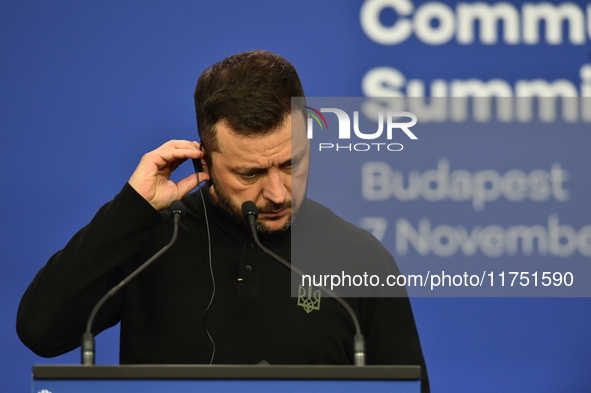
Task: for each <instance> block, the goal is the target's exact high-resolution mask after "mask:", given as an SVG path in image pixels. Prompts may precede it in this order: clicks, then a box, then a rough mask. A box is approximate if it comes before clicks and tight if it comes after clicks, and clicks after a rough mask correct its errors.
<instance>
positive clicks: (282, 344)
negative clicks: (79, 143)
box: [17, 184, 428, 390]
mask: <svg viewBox="0 0 591 393" xmlns="http://www.w3.org/2000/svg"><path fill="white" fill-rule="evenodd" d="M205 194H208V193H207V192H206V193H205ZM183 202H184V204H185V206H186V210H187V212H186V214H185V216H184V217H183V218H182V221H181V224H180V229H179V237H178V240H177V242H176V244H175V245H174V246H173V247H172V248H171V249H170V250H168V251H167V252H166V253H165V254H164V255H163V256H162V257H160V259H158V260H157V261H156V262H154V263H153V264H152V265H151V266H150V267H148V268H147V269H146V270H145V271H143V272H142V273H141V274H140V275H138V276H137V277H136V278H135V279H133V280H132V281H131V282H130V283H129V285H127V286H126V287H125V288H124V289H123V290H122V291H120V292H119V293H117V294H116V295H115V296H114V297H113V298H112V299H110V300H109V301H108V302H107V303H106V304H105V305H104V307H103V308H102V309H101V311H100V312H99V313H98V315H97V317H96V319H95V322H94V325H93V332H94V333H99V332H101V331H103V330H105V329H107V328H109V327H111V326H113V325H115V324H117V323H118V322H121V342H120V346H121V348H120V361H121V363H123V364H208V363H210V360H211V357H212V353H213V345H212V342H211V340H210V338H209V337H208V332H209V334H211V336H212V338H213V340H214V342H215V357H214V359H213V363H214V364H256V363H259V362H261V361H267V362H269V363H270V364H353V351H352V348H353V335H354V334H355V330H354V325H353V322H352V321H351V318H350V316H349V315H348V314H347V313H346V311H345V310H344V309H343V307H342V306H341V305H340V304H338V303H337V302H336V301H335V300H333V299H331V298H329V297H328V296H326V295H324V294H323V295H322V297H321V300H320V309H319V310H312V311H311V312H306V310H305V309H304V308H303V307H302V306H300V305H298V298H297V297H292V296H291V294H290V286H291V274H290V271H289V269H287V268H286V267H285V266H283V265H281V264H280V263H278V262H277V261H275V260H273V259H272V258H271V257H269V256H267V255H266V254H264V253H263V252H262V251H261V250H260V249H259V248H258V247H256V246H255V245H254V244H253V242H252V237H251V234H250V232H249V231H248V230H247V229H246V228H244V227H242V226H241V225H239V224H237V223H235V221H234V220H232V219H231V218H230V217H229V216H228V215H227V214H226V213H225V211H223V210H222V209H220V208H219V207H218V206H217V205H216V204H215V203H213V202H212V201H211V198H209V197H206V198H205V203H206V205H207V213H208V215H207V217H208V219H209V227H210V231H211V254H212V265H213V276H214V280H215V296H214V297H213V302H212V304H211V306H210V308H209V310H208V311H207V312H206V310H207V307H208V304H209V303H210V299H211V298H212V293H213V288H214V285H213V280H212V276H211V272H210V266H209V258H208V250H209V247H208V240H207V229H206V228H207V226H206V222H205V218H206V216H205V214H204V209H203V203H202V199H201V196H200V193H199V192H196V193H193V194H189V195H187V196H186V197H185V198H184V199H183ZM295 222H296V223H297V225H294V226H295V227H296V228H300V230H301V233H304V234H305V236H307V237H308V239H309V241H310V244H311V246H310V247H299V249H298V250H297V252H298V253H299V254H300V255H299V257H300V258H304V259H305V260H307V261H310V260H315V259H317V260H318V261H324V260H330V259H331V258H332V266H333V267H337V268H338V263H340V262H339V261H340V260H342V259H343V258H349V259H350V260H351V261H368V260H371V261H376V260H380V259H381V260H382V261H380V262H379V263H382V262H383V263H386V264H390V265H394V261H393V259H392V256H391V255H390V254H389V252H388V251H387V250H386V249H385V248H384V247H383V246H382V245H381V244H380V243H379V242H378V241H377V240H376V239H375V238H374V237H373V236H372V235H370V234H369V233H368V232H366V231H363V230H361V229H359V228H357V227H355V226H353V225H352V224H349V223H347V222H346V221H344V220H342V219H341V218H339V217H338V216H336V215H335V214H334V213H332V212H331V211H330V210H329V209H327V208H325V207H324V206H322V205H320V204H318V203H316V202H314V201H312V200H309V199H306V200H305V202H304V204H303V206H302V207H301V209H300V212H299V214H298V216H297V219H296V221H295ZM172 229H173V224H172V220H171V219H170V213H169V212H168V211H166V210H164V211H161V212H157V211H156V210H155V209H154V208H153V207H152V206H151V205H150V204H149V203H148V202H147V201H145V200H144V199H143V198H142V197H141V196H140V195H139V194H137V192H136V191H135V190H134V189H133V188H132V187H131V186H130V185H129V184H126V185H125V187H124V188H123V189H122V191H121V192H120V193H119V194H118V195H117V196H116V197H115V198H114V200H113V201H111V202H109V203H107V204H106V205H104V206H103V207H102V208H101V209H100V210H99V211H98V213H97V214H96V216H95V217H94V218H93V219H92V221H91V222H90V224H89V225H87V226H86V227H84V228H83V229H82V230H80V231H79V232H78V233H77V234H76V235H75V236H74V237H73V238H72V239H71V240H70V242H69V243H68V244H67V245H66V247H65V248H64V249H63V250H61V251H59V252H58V253H56V254H55V255H54V256H53V257H52V258H51V259H50V260H49V261H48V263H47V265H46V266H45V267H43V268H42V269H41V270H40V271H39V273H38V274H37V276H36V277H35V279H34V281H33V282H32V283H31V285H30V286H29V288H28V289H27V291H26V293H25V294H24V296H23V298H22V300H21V304H20V307H19V311H18V318H17V331H18V334H19V337H20V338H21V340H22V341H23V343H24V344H25V345H27V346H28V347H29V348H30V349H31V350H32V351H33V352H35V353H36V354H38V355H40V356H45V357H52V356H58V355H61V354H63V353H66V352H68V351H71V350H73V349H74V348H76V347H78V346H79V345H80V339H81V336H82V333H83V332H84V330H85V326H86V321H87V319H88V316H89V314H90V311H91V309H92V308H93V306H94V305H95V304H96V303H97V302H98V300H99V299H100V298H101V297H102V296H103V295H104V294H105V293H106V292H107V291H108V290H109V289H110V288H112V287H113V286H115V285H116V284H117V283H118V282H119V281H121V280H122V279H123V278H124V277H125V276H126V275H127V274H129V273H130V272H131V271H133V269H135V268H136V267H137V266H139V265H140V264H141V263H143V262H144V261H145V260H147V259H148V258H149V257H150V256H152V255H153V254H154V253H155V252H156V251H157V250H159V249H160V248H161V247H162V246H164V245H165V244H166V243H168V241H169V240H170V238H171V236H172ZM290 237H291V231H289V230H288V231H286V232H283V233H280V234H276V235H267V236H264V235H263V236H261V241H262V242H263V244H264V245H266V246H267V247H268V248H270V249H271V250H272V251H274V252H275V253H277V254H278V255H280V256H281V257H282V258H284V259H286V260H288V261H290V260H291V259H292V255H291V242H290V240H291V239H290ZM337 249H338V250H339V252H337V253H336V254H335V250H337ZM394 266H395V265H394ZM339 272H340V270H339ZM345 300H346V301H347V302H348V303H349V304H350V306H351V307H352V308H353V310H354V311H355V313H356V314H357V316H358V317H359V318H360V323H361V329H362V331H363V334H364V335H365V339H366V346H367V363H368V364H392V365H395V364H418V365H422V366H423V368H424V367H425V363H424V360H423V355H422V351H421V346H420V343H419V337H418V334H417V330H416V326H415V322H414V318H413V315H412V310H411V307H410V302H409V300H408V298H406V297H398V298H375V297H374V298H364V297H357V298H346V299H345ZM308 311H310V310H308ZM424 378H425V380H426V372H424ZM427 386H428V384H427V383H423V389H424V390H425V388H427Z"/></svg>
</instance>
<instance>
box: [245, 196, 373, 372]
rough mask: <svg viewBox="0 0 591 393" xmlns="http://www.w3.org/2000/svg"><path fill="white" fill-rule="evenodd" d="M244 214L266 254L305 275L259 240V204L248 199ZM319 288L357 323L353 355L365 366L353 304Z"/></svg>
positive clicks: (363, 343) (357, 361)
mask: <svg viewBox="0 0 591 393" xmlns="http://www.w3.org/2000/svg"><path fill="white" fill-rule="evenodd" d="M242 216H243V217H244V219H245V220H246V222H248V224H249V226H250V231H251V232H252V237H253V239H254V242H255V243H256V244H257V246H259V248H260V249H261V250H263V252H264V253H265V254H267V255H269V256H271V257H272V258H273V259H275V260H276V261H278V262H279V263H281V264H282V265H284V266H286V267H287V268H288V269H290V270H292V271H294V272H296V273H297V274H299V275H300V276H303V275H304V273H303V272H302V271H301V270H299V269H298V268H296V267H295V266H292V265H291V263H289V262H287V261H286V260H285V259H283V258H281V257H280V256H279V255H277V254H275V253H274V252H273V251H271V250H269V249H268V248H267V247H265V246H263V245H262V244H261V242H260V241H259V236H258V234H257V230H256V224H255V223H256V219H257V217H258V216H259V210H258V209H257V206H256V205H255V203H254V202H252V201H246V202H244V203H243V204H242ZM318 289H320V290H321V291H323V292H324V293H326V294H327V295H328V296H330V297H332V298H333V299H335V300H336V301H337V302H339V304H340V305H341V306H343V307H344V308H345V310H347V312H348V313H349V315H350V316H351V319H352V320H353V323H354V324H355V331H356V334H355V336H354V337H353V357H354V359H355V365H356V366H365V339H364V338H363V334H362V333H361V326H360V325H359V319H357V315H355V313H354V312H353V309H352V308H351V306H349V304H348V303H347V302H345V301H344V300H343V299H342V298H341V297H340V296H339V295H337V294H336V293H334V292H333V291H331V290H330V289H328V288H326V287H323V286H319V287H318Z"/></svg>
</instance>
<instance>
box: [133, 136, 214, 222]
mask: <svg viewBox="0 0 591 393" xmlns="http://www.w3.org/2000/svg"><path fill="white" fill-rule="evenodd" d="M202 156H203V153H202V152H201V151H200V150H199V143H197V142H189V141H175V140H173V141H169V142H166V143H165V144H163V145H162V146H160V147H159V148H158V149H156V150H154V151H151V152H150V153H147V154H145V155H144V156H143V157H142V159H141V161H140V163H139V165H138V166H137V168H136V169H135V172H133V175H131V178H130V179H129V184H130V185H131V186H132V187H133V188H134V189H135V190H136V191H137V192H138V193H139V194H140V195H141V196H142V197H144V199H145V200H147V201H148V202H149V203H150V204H151V205H152V206H153V207H154V209H156V210H162V209H166V208H167V207H168V206H170V204H171V203H172V201H175V200H178V199H181V198H182V197H183V196H185V195H186V194H188V193H189V191H191V190H192V189H194V188H195V187H197V186H198V180H197V174H192V175H191V176H188V177H186V178H184V179H182V180H181V181H179V182H178V183H175V182H173V181H172V180H170V175H171V173H172V172H173V171H174V170H175V169H177V168H178V167H179V165H181V164H182V163H183V162H185V161H186V160H188V159H195V158H197V159H201V157H202ZM205 180H209V175H208V174H207V173H205V172H199V181H200V182H203V181H205Z"/></svg>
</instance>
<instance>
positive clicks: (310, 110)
mask: <svg viewBox="0 0 591 393" xmlns="http://www.w3.org/2000/svg"><path fill="white" fill-rule="evenodd" d="M304 108H306V109H307V110H306V111H305V112H304V113H306V114H307V115H308V116H311V117H312V118H313V119H314V120H316V123H318V125H319V126H320V129H321V130H322V129H324V127H323V126H322V124H323V123H324V126H326V129H327V130H328V123H327V122H326V119H325V118H324V116H323V115H322V113H320V112H318V111H317V110H316V109H314V108H311V107H309V106H304ZM308 119H309V118H308ZM320 119H322V122H321V121H320ZM311 129H312V127H310V126H308V135H310V134H309V132H310V130H311Z"/></svg>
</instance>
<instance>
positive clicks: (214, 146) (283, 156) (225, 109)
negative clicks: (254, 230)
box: [195, 51, 309, 232]
mask: <svg viewBox="0 0 591 393" xmlns="http://www.w3.org/2000/svg"><path fill="white" fill-rule="evenodd" d="M303 96H304V91H303V88H302V85H301V82H300V79H299V77H298V74H297V72H296V70H295V68H294V67H293V65H291V63H289V62H288V61H287V60H285V59H284V58H282V57H281V56H278V55H274V54H272V53H269V52H266V51H254V52H246V53H240V54H237V55H234V56H231V57H229V58H227V59H225V60H223V61H221V62H219V63H216V64H214V65H213V66H211V67H209V68H208V69H207V70H205V71H204V72H203V74H202V75H201V77H200V78H199V81H198V82H197V87H196V89H195V110H196V113H197V125H198V128H199V136H200V137H201V140H202V142H203V145H204V147H205V152H206V159H205V165H206V167H207V170H208V171H209V174H210V176H211V178H212V184H213V186H212V188H211V194H212V196H213V198H214V200H215V201H216V202H217V203H218V204H220V205H221V206H222V207H223V208H225V209H226V210H227V211H228V212H229V213H230V214H232V216H234V218H235V219H236V220H237V221H239V222H242V221H243V220H242V215H241V205H242V203H243V202H245V201H247V200H251V201H253V202H255V204H256V205H257V207H258V208H259V213H260V214H259V219H258V220H257V225H258V227H259V230H260V231H263V232H278V231H281V230H284V229H286V228H288V227H289V225H290V222H291V219H292V216H293V213H294V212H295V211H296V210H297V209H298V208H299V206H300V205H301V203H302V202H303V199H304V196H305V189H306V182H307V175H308V167H309V144H308V140H307V138H306V134H305V121H304V117H303V115H298V116H293V117H292V116H291V115H292V111H293V110H295V111H296V112H294V113H297V114H301V113H302V112H301V111H300V109H301V108H293V107H292V102H291V97H303ZM302 105H305V104H302ZM292 122H293V124H292ZM292 128H293V129H294V130H297V131H299V132H294V133H293V135H292V132H291V130H292ZM292 185H293V187H292ZM292 189H293V193H292Z"/></svg>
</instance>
